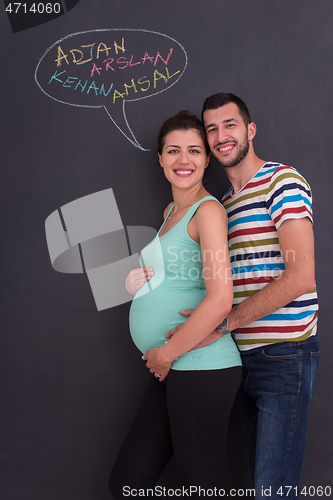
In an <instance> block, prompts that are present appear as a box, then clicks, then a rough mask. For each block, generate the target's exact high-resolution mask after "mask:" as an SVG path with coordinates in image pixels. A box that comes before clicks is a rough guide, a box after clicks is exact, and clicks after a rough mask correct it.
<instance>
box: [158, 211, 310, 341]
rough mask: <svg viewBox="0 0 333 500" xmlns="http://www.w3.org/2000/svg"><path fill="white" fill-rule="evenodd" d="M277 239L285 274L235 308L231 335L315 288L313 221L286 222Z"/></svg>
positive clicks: (231, 315)
mask: <svg viewBox="0 0 333 500" xmlns="http://www.w3.org/2000/svg"><path fill="white" fill-rule="evenodd" d="M278 236H279V243H280V250H281V253H282V257H283V260H284V264H285V270H284V271H283V273H282V275H281V276H280V277H279V278H278V279H275V280H273V281H272V282H270V283H269V284H268V285H267V286H265V287H264V288H262V289H261V290H259V291H258V292H256V293H255V294H253V295H251V297H249V298H247V299H245V300H244V301H243V302H241V303H240V304H238V305H237V306H235V307H233V308H232V310H231V311H230V313H229V314H228V320H229V330H230V331H233V330H236V329H237V328H240V327H242V326H245V325H248V324H250V323H252V322H253V321H256V320H258V319H261V318H263V317H264V316H268V315H269V314H272V313H274V312H275V311H277V310H278V309H280V308H281V307H284V306H286V305H287V304H289V302H292V301H293V300H295V299H296V298H297V297H299V296H300V295H303V294H304V293H307V292H310V291H312V290H313V289H314V288H315V286H316V282H315V258H314V235H313V229H312V223H311V221H310V219H309V218H308V217H304V218H302V219H287V220H286V221H284V222H283V223H282V224H281V226H280V227H279V229H278ZM184 312H185V311H184ZM184 315H185V316H187V315H188V314H187V313H186V312H185V314H184ZM171 332H172V331H171ZM168 333H170V332H168ZM166 337H167V338H168V337H169V335H168V334H167V335H166ZM220 337H221V334H220V333H219V332H218V331H217V330H214V331H213V332H212V333H211V334H210V335H209V337H207V338H206V339H205V340H204V341H203V342H201V343H200V344H198V345H197V346H196V347H197V348H198V347H204V346H205V345H208V344H211V343H212V342H215V341H216V340H218V339H219V338H220Z"/></svg>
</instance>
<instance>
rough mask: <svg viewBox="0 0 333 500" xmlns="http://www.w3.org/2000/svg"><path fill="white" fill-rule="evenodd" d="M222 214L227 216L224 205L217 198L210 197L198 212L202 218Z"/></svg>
mask: <svg viewBox="0 0 333 500" xmlns="http://www.w3.org/2000/svg"><path fill="white" fill-rule="evenodd" d="M206 198H208V197H206ZM200 201H201V200H200ZM221 213H223V214H225V215H226V211H225V209H224V207H223V205H222V204H221V203H220V202H219V200H218V199H217V198H215V197H213V196H210V197H209V198H208V199H203V200H202V201H201V203H200V205H199V207H198V210H197V214H201V215H202V216H208V215H213V214H221Z"/></svg>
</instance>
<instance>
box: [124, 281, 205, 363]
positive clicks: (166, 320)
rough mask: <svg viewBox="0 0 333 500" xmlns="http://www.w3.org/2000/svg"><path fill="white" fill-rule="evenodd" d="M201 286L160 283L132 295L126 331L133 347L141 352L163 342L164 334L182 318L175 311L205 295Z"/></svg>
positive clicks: (184, 319)
mask: <svg viewBox="0 0 333 500" xmlns="http://www.w3.org/2000/svg"><path fill="white" fill-rule="evenodd" d="M205 296H206V290H205V289H201V288H194V289H190V290H189V289H187V290H174V289H173V290H170V289H167V288H166V287H164V286H163V285H160V286H158V287H157V288H155V289H153V290H151V291H149V292H148V293H146V294H145V295H141V296H140V297H138V298H134V299H133V302H132V305H131V309H130V315H129V324H130V332H131V336H132V339H133V341H134V343H135V345H136V346H137V348H138V349H139V350H140V351H141V352H142V353H145V352H147V351H148V350H149V349H151V348H152V347H160V346H161V345H162V344H163V343H164V342H165V340H166V339H165V334H166V333H167V332H168V331H169V330H171V329H172V328H174V327H175V326H177V325H180V324H182V323H184V322H185V321H186V319H187V318H186V317H184V316H182V315H181V314H180V313H179V311H180V310H185V309H195V308H196V307H197V306H198V305H199V304H200V302H202V300H203V299H204V298H205Z"/></svg>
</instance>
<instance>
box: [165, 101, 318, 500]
mask: <svg viewBox="0 0 333 500" xmlns="http://www.w3.org/2000/svg"><path fill="white" fill-rule="evenodd" d="M202 118H203V122H204V125H205V129H206V133H207V139H208V143H209V146H210V150H211V152H212V154H213V155H214V157H215V158H216V159H217V161H218V162H219V163H220V164H221V165H222V166H223V167H224V169H225V172H226V174H227V176H228V178H229V180H230V182H231V184H232V187H231V188H230V189H229V191H228V192H227V193H226V194H225V195H224V197H223V200H222V202H223V205H224V207H225V209H226V211H227V214H228V238H229V251H230V261H231V266H232V271H233V285H234V307H233V309H232V310H231V311H230V313H229V314H228V318H227V320H225V321H224V322H223V323H221V325H219V326H218V328H217V330H215V331H214V332H212V334H211V335H210V338H209V340H207V342H212V341H214V340H217V339H218V338H219V337H220V336H221V335H223V334H226V333H228V332H229V331H231V332H233V335H234V339H235V341H236V343H237V345H238V347H239V350H240V352H241V354H242V361H243V371H244V379H243V386H242V388H241V390H240V393H239V398H238V399H239V406H240V411H241V414H242V419H243V423H244V429H245V434H246V439H247V444H248V447H249V453H250V462H251V469H252V474H253V479H254V486H255V490H256V499H259V498H267V496H269V497H270V498H271V499H281V498H282V499H283V498H286V499H288V500H290V499H297V498H298V497H299V494H300V476H301V469H302V464H303V457H304V447H305V434H306V426H307V415H308V406H309V402H310V398H311V396H312V391H313V388H314V384H315V378H316V372H317V367H318V362H319V343H318V338H317V334H316V330H317V313H316V311H317V309H318V303H317V295H316V288H315V286H316V285H315V264H314V237H313V230H312V211H311V201H312V200H311V191H310V187H309V185H308V184H307V182H306V181H305V179H304V178H303V177H302V176H301V175H300V174H299V173H298V172H297V171H296V170H295V169H294V168H292V167H288V166H285V165H281V164H278V163H272V162H265V161H263V160H261V159H260V158H258V156H257V155H256V154H255V152H254V148H253V139H254V137H255V135H256V125H255V124H254V123H253V122H251V118H250V114H249V111H248V109H247V107H246V105H245V103H244V102H243V101H242V100H241V99H239V98H238V97H236V96H234V95H233V94H223V93H221V94H215V95H213V96H211V97H208V98H207V99H206V101H205V103H204V106H203V112H202ZM190 312H191V311H187V312H186V311H185V312H184V311H183V314H185V315H189V314H190ZM218 330H219V331H218ZM174 331H175V329H174ZM174 331H172V332H170V333H169V334H167V336H171V334H172V333H174Z"/></svg>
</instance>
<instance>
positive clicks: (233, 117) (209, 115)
mask: <svg viewBox="0 0 333 500" xmlns="http://www.w3.org/2000/svg"><path fill="white" fill-rule="evenodd" d="M203 121H204V125H205V129H206V134H207V140H208V144H209V147H210V150H211V152H212V155H213V156H214V157H215V158H216V159H217V161H218V162H219V163H220V164H221V165H222V166H223V167H226V168H227V167H235V166H236V165H238V164H239V163H240V162H241V161H242V160H243V159H244V158H245V156H246V155H247V153H248V151H249V138H248V127H247V126H246V125H245V123H244V120H243V118H242V115H241V114H240V112H239V109H238V106H237V105H236V104H235V103H233V102H231V103H229V104H225V105H224V106H221V107H220V108H217V109H207V110H206V111H205V112H204V115H203Z"/></svg>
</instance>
